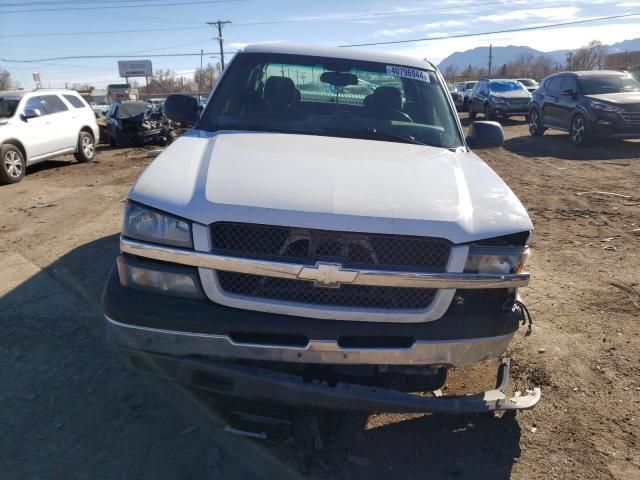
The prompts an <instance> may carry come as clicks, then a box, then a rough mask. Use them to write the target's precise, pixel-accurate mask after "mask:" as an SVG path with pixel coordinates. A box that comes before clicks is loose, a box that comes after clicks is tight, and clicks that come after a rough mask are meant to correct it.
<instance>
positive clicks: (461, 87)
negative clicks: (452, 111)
mask: <svg viewBox="0 0 640 480" xmlns="http://www.w3.org/2000/svg"><path fill="white" fill-rule="evenodd" d="M476 83H478V82H460V83H458V84H456V90H458V91H459V92H460V93H462V109H463V110H464V111H467V109H468V108H469V97H471V92H472V90H473V87H475V86H476Z"/></svg>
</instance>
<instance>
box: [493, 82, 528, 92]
mask: <svg viewBox="0 0 640 480" xmlns="http://www.w3.org/2000/svg"><path fill="white" fill-rule="evenodd" d="M489 90H491V91H492V92H514V91H518V90H524V86H523V85H522V84H521V83H520V82H513V81H511V82H502V81H496V82H489Z"/></svg>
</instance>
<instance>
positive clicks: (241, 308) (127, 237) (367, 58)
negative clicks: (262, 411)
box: [102, 44, 540, 413]
mask: <svg viewBox="0 0 640 480" xmlns="http://www.w3.org/2000/svg"><path fill="white" fill-rule="evenodd" d="M312 69H315V70H316V71H317V70H318V69H319V70H320V71H322V73H321V74H318V75H316V76H315V78H313V79H312V81H313V82H316V83H317V84H318V85H328V86H331V87H333V89H334V90H335V91H336V94H335V98H327V99H325V100H324V101H321V100H320V99H319V98H314V100H313V101H303V100H301V98H302V97H301V95H300V94H299V91H298V89H297V87H296V84H295V75H296V73H297V72H299V71H308V72H311V71H312ZM289 72H291V75H292V76H289ZM360 77H364V78H376V79H377V80H379V82H380V83H379V85H381V86H378V87H376V88H375V90H374V91H373V93H371V94H370V95H368V96H367V97H366V98H365V99H363V100H361V102H360V104H357V105H356V104H346V103H343V102H342V101H341V98H340V97H341V95H349V94H344V93H341V92H340V89H339V88H338V87H344V86H347V85H357V84H358V80H359V78H360ZM309 78H311V75H308V76H307V79H309ZM389 85H396V86H389ZM447 95H448V93H447V89H446V86H445V84H444V80H443V78H442V76H441V75H440V73H439V72H438V71H437V69H436V68H435V67H434V66H433V64H431V63H429V62H427V61H425V60H419V59H412V58H407V57H402V56H398V55H391V54H383V53H363V52H358V51H352V50H347V49H341V48H312V47H302V46H293V45H286V44H260V45H256V46H250V47H247V48H245V49H243V50H241V51H240V52H238V53H237V54H236V55H235V56H234V58H233V60H232V62H231V63H230V64H229V65H228V67H227V68H226V69H225V71H224V74H223V75H222V77H221V78H220V80H219V81H218V83H217V84H216V87H215V90H214V91H213V93H212V95H211V97H210V99H209V101H208V103H207V106H206V108H205V110H204V111H203V112H202V113H200V112H199V107H198V102H197V101H196V99H194V98H193V97H191V96H187V95H171V96H169V97H168V98H167V101H166V102H165V113H166V115H167V116H168V117H169V118H171V119H172V120H173V121H176V122H180V123H181V124H185V125H192V126H193V128H192V129H190V130H189V131H187V133H186V134H185V135H183V136H182V137H180V138H178V139H177V140H176V141H175V142H174V143H172V144H171V145H170V146H169V147H168V148H166V149H165V151H164V152H163V153H162V154H160V156H159V157H158V158H156V159H155V160H154V161H153V163H152V164H151V165H150V166H149V167H147V169H146V170H145V171H144V172H143V173H142V175H141V176H140V177H139V178H138V181H137V182H136V184H135V185H134V186H133V188H132V189H131V191H130V193H129V196H128V200H127V203H126V206H125V213H124V223H123V230H122V235H121V238H120V250H121V253H120V255H119V256H118V258H117V261H116V267H115V268H114V270H113V271H112V273H111V275H110V276H109V279H108V280H107V283H106V286H105V289H104V293H103V296H102V305H103V308H104V313H105V316H106V324H107V328H108V332H109V338H110V339H111V341H112V342H113V343H114V344H115V345H116V346H117V347H118V348H119V349H120V350H121V351H122V352H123V354H124V355H125V357H126V358H127V359H129V361H130V362H131V364H132V365H133V366H135V367H136V368H138V369H140V370H142V371H146V372H148V373H154V374H156V375H160V376H164V377H167V378H170V379H173V380H175V381H177V382H180V383H181V384H183V385H190V386H192V387H197V388H202V389H206V390H209V391H212V392H215V393H218V394H222V395H229V396H237V397H244V398H248V399H252V400H258V401H261V402H282V403H286V404H293V405H312V406H315V407H320V408H329V409H355V410H377V411H436V412H451V413H463V412H486V411H492V410H517V409H523V408H531V407H533V406H534V405H535V404H536V403H537V402H538V400H539V398H540V390H539V389H538V388H536V389H533V390H530V391H525V392H524V393H523V394H522V395H519V394H518V395H515V396H513V397H512V398H509V397H508V396H507V395H506V393H505V392H504V391H502V390H504V386H505V385H506V383H505V382H506V381H507V378H508V375H507V372H508V363H507V362H503V363H502V364H501V367H500V369H499V375H498V377H499V382H498V385H499V387H497V388H496V389H493V390H490V391H489V392H483V393H480V394H477V395H468V396H466V395H465V396H458V397H453V398H452V397H447V396H445V397H440V398H435V397H434V398H432V397H428V396H416V395H412V394H410V393H407V392H412V391H422V390H434V389H437V388H439V387H441V386H442V385H443V383H444V381H445V379H446V373H447V369H448V368H451V367H462V366H465V365H469V364H473V363H476V362H480V361H483V360H487V359H490V358H495V357H498V356H500V355H501V354H502V353H503V352H504V350H505V348H506V347H507V344H508V343H509V341H510V339H511V338H512V336H513V335H514V333H515V332H516V331H517V330H518V328H519V325H520V322H521V321H522V320H523V319H524V315H525V309H524V307H523V305H522V304H521V303H520V302H519V301H518V287H523V286H525V285H527V284H528V282H529V274H528V273H526V272H524V271H523V269H524V265H525V263H526V260H527V256H528V248H527V243H528V239H529V236H530V232H531V230H532V228H533V227H532V225H531V221H530V219H529V217H528V215H527V211H526V209H525V208H524V207H523V206H522V204H521V203H520V201H519V200H518V199H517V198H516V196H515V195H514V194H513V192H512V191H511V190H510V189H509V187H508V186H507V185H506V184H505V183H504V182H503V181H502V180H501V179H500V178H499V177H498V176H497V174H496V173H495V172H494V171H493V170H492V169H491V168H489V167H488V166H487V165H486V164H485V163H484V162H483V161H482V160H480V159H479V158H478V157H477V156H476V155H475V154H474V153H472V152H471V151H470V150H469V145H475V146H483V147H491V146H499V145H501V144H502V141H503V131H502V127H501V126H500V125H496V124H495V122H475V123H474V124H472V125H471V127H470V132H469V137H468V138H467V139H465V137H464V134H463V131H462V127H461V125H460V121H459V119H458V116H457V114H456V112H455V110H454V109H453V107H452V105H451V103H450V102H449V99H448V97H447ZM403 99H404V100H403Z"/></svg>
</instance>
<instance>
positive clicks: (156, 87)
mask: <svg viewBox="0 0 640 480" xmlns="http://www.w3.org/2000/svg"><path fill="white" fill-rule="evenodd" d="M178 85H179V81H178V78H177V77H176V72H175V71H174V70H171V69H166V70H162V69H158V70H156V71H155V72H154V74H153V77H152V78H151V79H150V80H149V88H147V93H172V92H176V91H178V89H179V88H178Z"/></svg>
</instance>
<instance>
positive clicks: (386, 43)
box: [340, 13, 640, 48]
mask: <svg viewBox="0 0 640 480" xmlns="http://www.w3.org/2000/svg"><path fill="white" fill-rule="evenodd" d="M638 15H640V13H627V14H624V15H611V16H608V17H598V18H589V19H585V20H574V21H571V22H562V23H548V24H546V25H537V26H534V27H520V28H510V29H506V30H495V31H493V32H478V33H461V34H459V35H448V36H442V37H429V38H414V39H411V40H391V41H387V42H370V43H354V44H350V45H340V46H341V47H344V48H350V47H370V46H375V45H397V44H399V43H415V42H430V41H433V40H447V39H450V38H467V37H481V36H485V35H494V34H497V33H513V32H524V31H528V30H542V29H545V28H555V27H563V26H566V25H577V24H580V23H589V22H601V21H603V20H616V19H620V18H628V17H636V16H638Z"/></svg>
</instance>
